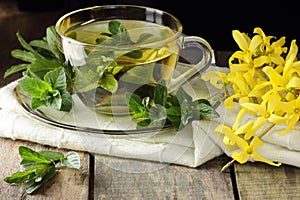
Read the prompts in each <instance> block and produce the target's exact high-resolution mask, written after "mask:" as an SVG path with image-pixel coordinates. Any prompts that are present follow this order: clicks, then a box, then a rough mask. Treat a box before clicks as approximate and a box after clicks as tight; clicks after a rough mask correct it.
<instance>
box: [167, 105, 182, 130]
mask: <svg viewBox="0 0 300 200" xmlns="http://www.w3.org/2000/svg"><path fill="white" fill-rule="evenodd" d="M166 113H167V116H168V119H169V120H170V121H171V123H172V125H173V126H174V128H175V129H176V130H179V129H180V128H181V126H180V125H181V108H180V107H175V106H173V107H170V108H168V109H167V110H166Z"/></svg>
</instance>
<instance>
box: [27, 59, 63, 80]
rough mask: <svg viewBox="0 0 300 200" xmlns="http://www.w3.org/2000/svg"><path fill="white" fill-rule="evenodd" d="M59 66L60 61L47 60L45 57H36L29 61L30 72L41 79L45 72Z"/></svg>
mask: <svg viewBox="0 0 300 200" xmlns="http://www.w3.org/2000/svg"><path fill="white" fill-rule="evenodd" d="M58 67H61V63H59V62H58V61H57V60H48V59H46V58H41V59H37V60H35V61H34V62H32V63H31V65H30V67H29V70H30V73H32V74H35V76H37V77H38V78H40V79H43V78H44V76H45V74H46V73H47V72H49V71H51V70H53V69H56V68H58Z"/></svg>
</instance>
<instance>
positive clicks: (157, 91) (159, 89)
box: [153, 80, 168, 106]
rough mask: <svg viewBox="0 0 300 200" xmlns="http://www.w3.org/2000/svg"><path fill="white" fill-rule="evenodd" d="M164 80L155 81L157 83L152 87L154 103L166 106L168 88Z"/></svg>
mask: <svg viewBox="0 0 300 200" xmlns="http://www.w3.org/2000/svg"><path fill="white" fill-rule="evenodd" d="M165 85H166V84H165V81H163V80H162V81H160V82H158V83H157V85H156V86H155V88H154V97H153V100H154V103H155V104H160V105H162V106H166V103H167V96H168V90H167V87H166V86H165Z"/></svg>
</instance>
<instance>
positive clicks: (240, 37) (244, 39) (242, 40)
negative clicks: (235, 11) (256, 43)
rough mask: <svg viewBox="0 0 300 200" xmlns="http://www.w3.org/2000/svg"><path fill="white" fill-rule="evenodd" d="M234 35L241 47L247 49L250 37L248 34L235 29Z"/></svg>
mask: <svg viewBox="0 0 300 200" xmlns="http://www.w3.org/2000/svg"><path fill="white" fill-rule="evenodd" d="M232 36H233V38H234V40H235V42H236V43H237V44H238V46H239V48H240V49H241V50H243V51H247V49H248V47H249V41H250V38H249V37H248V36H247V35H246V34H243V33H241V32H240V31H238V30H233V31H232Z"/></svg>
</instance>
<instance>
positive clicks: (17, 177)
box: [4, 169, 35, 184]
mask: <svg viewBox="0 0 300 200" xmlns="http://www.w3.org/2000/svg"><path fill="white" fill-rule="evenodd" d="M33 177H35V169H29V170H26V171H23V172H16V173H14V174H12V175H11V176H9V177H6V178H4V181H5V182H7V183H15V184H21V183H24V182H26V181H27V180H28V179H32V178H33Z"/></svg>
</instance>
